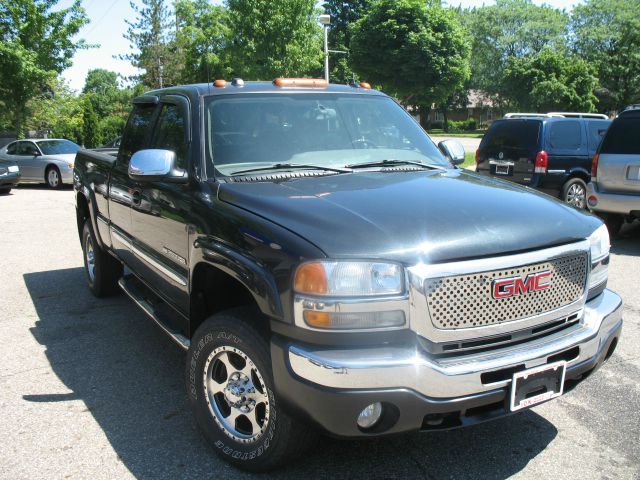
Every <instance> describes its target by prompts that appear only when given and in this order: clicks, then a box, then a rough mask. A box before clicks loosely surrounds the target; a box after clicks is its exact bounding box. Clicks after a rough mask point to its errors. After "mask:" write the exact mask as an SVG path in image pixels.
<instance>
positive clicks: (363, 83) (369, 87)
mask: <svg viewBox="0 0 640 480" xmlns="http://www.w3.org/2000/svg"><path fill="white" fill-rule="evenodd" d="M360 88H365V89H367V90H371V85H370V84H369V83H367V82H360Z"/></svg>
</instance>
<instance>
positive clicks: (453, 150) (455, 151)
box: [438, 140, 464, 165]
mask: <svg viewBox="0 0 640 480" xmlns="http://www.w3.org/2000/svg"><path fill="white" fill-rule="evenodd" d="M438 148H439V149H440V151H441V152H442V154H443V155H444V156H445V157H447V158H448V159H449V161H450V162H451V163H453V164H454V165H460V164H461V163H464V147H463V146H462V143H460V142H459V141H458V140H443V141H441V142H440V143H438Z"/></svg>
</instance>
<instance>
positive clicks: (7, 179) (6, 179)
mask: <svg viewBox="0 0 640 480" xmlns="http://www.w3.org/2000/svg"><path fill="white" fill-rule="evenodd" d="M19 181H20V173H13V172H9V173H5V174H4V175H0V188H1V187H15V186H16V185H17V184H18V182H19Z"/></svg>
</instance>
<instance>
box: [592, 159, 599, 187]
mask: <svg viewBox="0 0 640 480" xmlns="http://www.w3.org/2000/svg"><path fill="white" fill-rule="evenodd" d="M599 157H600V155H598V154H597V153H596V154H595V155H594V156H593V161H592V162H591V179H592V180H595V178H596V174H597V173H598V160H599V159H600V158H599Z"/></svg>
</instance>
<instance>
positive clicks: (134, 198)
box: [131, 189, 142, 205]
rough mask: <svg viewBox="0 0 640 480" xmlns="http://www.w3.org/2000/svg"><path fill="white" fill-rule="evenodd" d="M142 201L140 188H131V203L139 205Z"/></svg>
mask: <svg viewBox="0 0 640 480" xmlns="http://www.w3.org/2000/svg"><path fill="white" fill-rule="evenodd" d="M141 201H142V192H141V191H140V190H137V189H136V190H133V192H131V203H133V204H134V205H140V202H141Z"/></svg>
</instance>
